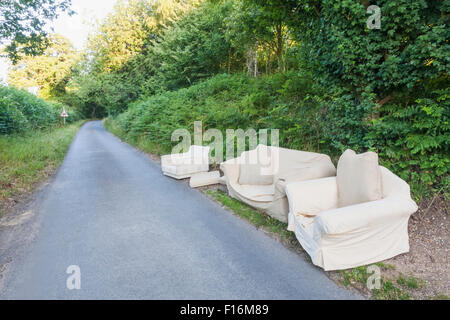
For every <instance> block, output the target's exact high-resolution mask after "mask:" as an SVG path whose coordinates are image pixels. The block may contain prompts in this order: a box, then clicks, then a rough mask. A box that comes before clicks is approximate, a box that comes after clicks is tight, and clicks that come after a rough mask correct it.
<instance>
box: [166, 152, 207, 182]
mask: <svg viewBox="0 0 450 320" xmlns="http://www.w3.org/2000/svg"><path fill="white" fill-rule="evenodd" d="M161 169H162V172H163V174H165V175H166V176H169V177H172V178H175V179H185V178H189V177H191V176H192V175H193V174H196V173H200V172H207V171H209V147H203V146H196V145H194V146H191V147H190V148H189V151H188V152H185V153H177V154H168V155H164V156H162V157H161Z"/></svg>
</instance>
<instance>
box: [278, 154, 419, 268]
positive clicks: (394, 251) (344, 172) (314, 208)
mask: <svg viewBox="0 0 450 320" xmlns="http://www.w3.org/2000/svg"><path fill="white" fill-rule="evenodd" d="M286 193H287V196H288V198H289V226H288V230H290V231H294V232H295V235H296V237H297V239H298V240H299V242H300V243H301V245H302V246H303V248H304V249H305V250H306V251H307V252H308V254H309V255H310V257H311V259H312V262H313V263H314V264H315V265H317V266H320V267H322V268H324V269H325V270H340V269H347V268H352V267H356V266H360V265H367V264H371V263H375V262H378V261H382V260H385V259H388V258H391V257H393V256H396V255H398V254H401V253H404V252H408V251H409V242H408V240H409V239H408V220H409V217H410V216H411V214H413V213H414V212H415V211H417V205H416V203H415V202H414V201H413V200H412V199H411V196H410V189H409V185H408V184H407V183H406V182H405V181H403V180H402V179H400V178H399V177H398V176H396V175H395V174H393V173H392V172H391V171H389V170H388V169H386V168H384V167H381V166H379V165H378V156H377V154H375V153H373V152H368V153H365V154H360V155H356V154H355V152H353V151H352V150H347V151H346V152H345V153H344V154H343V155H342V156H341V158H340V159H339V163H338V168H337V176H336V177H329V178H323V179H316V180H309V181H302V182H295V183H291V184H288V186H287V187H286Z"/></svg>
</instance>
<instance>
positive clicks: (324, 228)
mask: <svg viewBox="0 0 450 320" xmlns="http://www.w3.org/2000/svg"><path fill="white" fill-rule="evenodd" d="M417 208H418V207H417V205H416V203H415V202H414V201H413V200H412V199H411V198H408V197H399V196H393V197H387V198H385V199H381V200H377V201H370V202H365V203H359V204H355V205H351V206H348V207H342V208H338V209H332V210H327V211H324V212H321V213H320V214H318V215H317V216H316V219H315V221H314V238H320V237H322V236H323V235H336V234H342V233H347V232H357V231H361V230H368V229H370V228H373V227H374V226H380V225H389V224H392V223H393V221H397V220H398V219H409V217H410V215H411V214H413V213H414V212H416V211H417Z"/></svg>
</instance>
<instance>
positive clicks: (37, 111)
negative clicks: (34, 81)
mask: <svg viewBox="0 0 450 320" xmlns="http://www.w3.org/2000/svg"><path fill="white" fill-rule="evenodd" d="M63 107H64V106H63V105H62V104H61V103H57V102H47V101H45V100H43V99H40V98H37V97H36V96H34V95H33V94H31V93H28V92H27V91H25V90H19V89H16V88H8V87H4V86H0V135H3V134H11V133H18V132H23V131H25V130H27V129H32V130H37V129H44V128H50V127H53V126H56V125H58V124H59V123H60V122H61V118H60V113H61V111H62V110H63ZM66 111H68V113H69V117H68V118H67V121H68V122H73V121H76V120H79V119H80V114H79V113H78V112H77V111H76V110H71V109H67V107H66Z"/></svg>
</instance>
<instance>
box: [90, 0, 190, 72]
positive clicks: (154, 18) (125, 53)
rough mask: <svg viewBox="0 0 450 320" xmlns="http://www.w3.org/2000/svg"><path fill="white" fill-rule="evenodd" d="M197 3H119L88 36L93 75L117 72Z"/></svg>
mask: <svg viewBox="0 0 450 320" xmlns="http://www.w3.org/2000/svg"><path fill="white" fill-rule="evenodd" d="M197 3H198V0H190V1H183V0H167V1H152V0H119V2H118V3H117V4H116V5H115V8H114V12H113V13H111V14H109V15H108V16H107V18H106V19H105V20H104V21H103V22H102V23H101V24H100V25H99V26H98V30H97V32H96V33H94V34H92V35H91V36H90V37H89V41H88V50H89V55H90V56H91V57H92V60H93V65H94V66H93V68H94V69H96V70H95V71H96V72H111V71H117V70H118V69H120V68H121V67H122V66H123V65H124V64H125V63H126V62H127V61H128V60H130V59H131V58H132V57H134V56H136V55H137V54H139V53H140V52H141V51H142V50H143V49H144V48H145V46H146V45H148V44H149V42H150V41H152V40H156V39H158V37H159V35H160V34H161V32H162V31H163V29H165V28H167V27H168V26H169V25H171V24H172V23H173V22H174V21H175V20H176V19H178V17H179V16H180V15H181V14H183V13H184V12H187V11H188V10H190V9H191V8H192V7H193V6H194V5H196V4H197Z"/></svg>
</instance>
